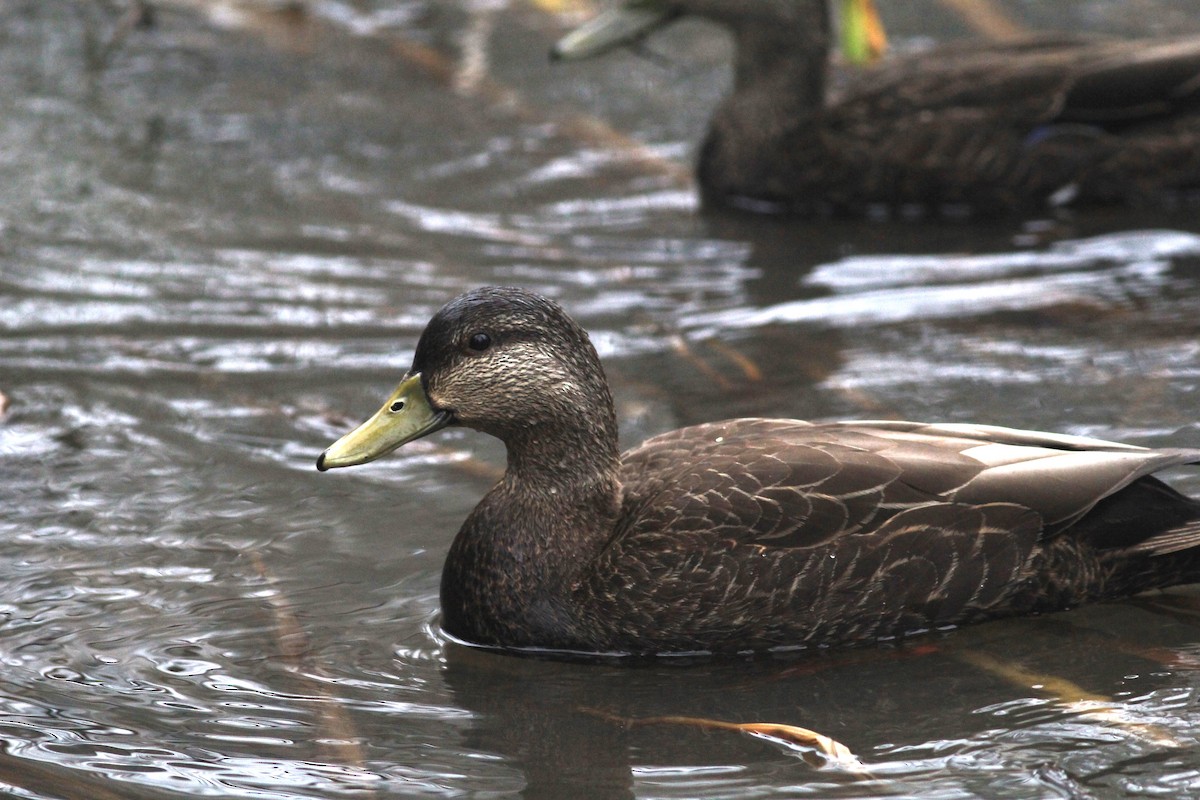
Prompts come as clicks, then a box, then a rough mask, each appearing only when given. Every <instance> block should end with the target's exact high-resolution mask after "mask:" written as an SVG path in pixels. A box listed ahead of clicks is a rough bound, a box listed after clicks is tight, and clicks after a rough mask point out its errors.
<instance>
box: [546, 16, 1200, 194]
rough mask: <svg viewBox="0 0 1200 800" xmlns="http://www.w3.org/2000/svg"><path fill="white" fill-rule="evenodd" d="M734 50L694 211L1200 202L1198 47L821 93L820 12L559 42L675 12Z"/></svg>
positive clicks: (924, 59)
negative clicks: (1196, 195) (724, 38)
mask: <svg viewBox="0 0 1200 800" xmlns="http://www.w3.org/2000/svg"><path fill="white" fill-rule="evenodd" d="M689 15H690V16H695V17H700V18H703V19H707V20H709V21H711V22H715V23H717V24H719V25H722V26H724V27H725V28H727V29H728V30H729V31H730V32H731V33H732V34H733V37H734V40H735V47H736V60H735V65H734V80H733V91H732V93H731V94H730V95H729V96H728V97H727V98H725V100H724V101H723V102H722V103H721V104H720V106H719V107H718V108H717V110H716V112H715V114H714V115H713V118H712V120H711V123H710V126H709V129H708V133H707V136H706V137H705V140H704V143H703V145H702V147H701V148H700V153H699V162H698V167H697V178H698V181H699V184H700V191H701V194H702V199H703V202H704V203H705V204H706V205H718V206H721V205H732V206H741V207H748V208H752V209H756V210H774V211H788V212H793V213H800V214H812V213H840V214H859V213H863V212H866V211H869V210H871V209H872V207H875V206H879V205H883V206H898V205H910V206H920V207H924V208H933V209H937V210H943V211H954V212H955V213H958V212H960V211H969V212H971V213H974V214H977V215H992V214H1005V213H1016V212H1022V211H1029V210H1032V209H1036V208H1038V207H1040V206H1043V205H1045V204H1047V203H1051V204H1065V203H1075V204H1079V205H1094V204H1115V203H1128V204H1146V203H1159V202H1164V201H1167V200H1169V201H1172V202H1173V201H1175V200H1177V199H1178V196H1179V195H1180V193H1191V192H1194V191H1195V190H1197V189H1200V39H1197V38H1195V37H1193V38H1186V39H1156V40H1140V41H1119V40H1105V39H1096V38H1085V37H1078V36H1067V35H1062V36H1055V37H1041V38H1036V39H1029V40H1026V41H1018V42H1008V43H995V44H989V43H979V42H970V43H966V44H962V45H954V46H943V47H937V48H934V49H930V50H927V51H924V52H921V53H918V54H915V55H911V56H908V57H903V58H889V59H885V60H884V61H883V62H882V63H881V64H879V65H878V66H876V67H874V68H870V69H866V70H862V71H861V74H856V75H854V76H848V77H847V79H846V81H845V82H844V83H845V85H844V87H843V88H841V90H840V91H839V92H837V93H834V92H832V91H831V90H830V89H829V88H828V81H827V73H828V68H829V65H828V55H829V47H830V27H831V26H830V18H829V17H830V13H829V9H828V6H827V1H826V0H755V2H753V3H746V2H738V1H737V0H623V1H622V2H620V3H619V4H618V5H617V6H615V7H613V8H612V9H610V10H608V11H606V12H604V13H602V14H600V15H599V16H597V17H596V18H594V19H593V20H592V21H590V22H589V23H587V24H585V25H583V26H582V27H580V28H579V29H577V30H576V31H574V32H573V33H571V34H569V35H567V36H566V37H564V38H563V39H562V40H560V41H559V42H558V43H557V44H556V45H555V46H554V48H553V50H552V56H554V57H555V58H560V59H579V58H586V57H589V56H593V55H598V54H600V53H603V52H606V51H608V50H610V49H612V48H614V47H617V46H619V45H623V44H628V43H631V42H634V41H636V40H638V39H640V38H642V37H644V36H647V35H649V34H651V33H653V32H654V31H655V30H657V29H659V28H661V27H663V26H665V25H667V24H669V23H670V22H672V21H674V20H677V19H680V18H682V17H684V16H689Z"/></svg>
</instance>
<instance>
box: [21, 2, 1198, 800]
mask: <svg viewBox="0 0 1200 800" xmlns="http://www.w3.org/2000/svg"><path fill="white" fill-rule="evenodd" d="M1005 5H1006V7H1007V8H1008V9H1009V10H1010V11H1011V12H1012V13H1013V14H1015V15H1020V16H1021V18H1022V19H1025V20H1027V21H1029V23H1030V24H1032V25H1037V26H1043V25H1044V26H1050V25H1059V26H1065V27H1075V28H1077V27H1084V26H1086V27H1091V28H1095V29H1098V30H1110V31H1130V30H1133V31H1141V32H1154V31H1156V30H1189V29H1190V30H1198V29H1200V22H1197V18H1196V15H1195V13H1194V11H1195V8H1194V4H1192V3H1189V2H1183V1H1182V0H1179V1H1178V2H1173V3H1168V2H1152V3H1139V4H1132V3H1125V2H1117V1H1116V0H1081V1H1080V2H1072V3H1055V4H1037V3H1024V2H1011V3H1007V4H1005ZM1050 5H1052V6H1053V8H1050V7H1049V6H1050ZM1135 5H1136V6H1137V8H1134V6H1135ZM905 6H906V8H909V7H910V5H909V4H905ZM213 8H214V6H212V5H204V6H203V7H200V8H192V7H190V6H189V7H176V6H174V5H168V4H163V5H161V6H160V7H159V10H158V13H157V19H156V22H157V24H156V26H155V27H154V28H153V29H151V30H133V31H131V32H129V33H128V35H126V36H124V38H123V39H121V40H120V41H119V42H118V44H117V46H114V47H112V48H110V49H109V50H108V52H107V54H105V53H106V51H105V46H104V45H105V42H106V41H108V40H109V39H110V38H111V37H112V36H113V32H114V31H116V30H117V29H118V28H119V25H120V22H119V15H120V9H119V8H117V7H116V6H114V8H113V9H105V8H103V7H102V6H101V5H100V4H85V3H74V2H67V1H66V0H61V2H55V3H44V2H34V1H33V0H27V1H26V2H18V1H16V0H10V2H8V3H5V4H3V5H0V23H2V24H0V31H3V34H2V35H3V40H4V42H3V44H4V46H3V47H0V102H2V104H3V107H4V108H5V113H4V115H3V118H2V121H0V178H2V180H0V209H3V211H2V212H0V393H2V394H3V396H4V397H5V398H7V406H8V410H7V412H6V413H5V415H4V417H3V418H2V420H0V487H3V488H2V489H0V508H2V509H3V513H2V514H0V563H3V565H4V570H3V574H4V576H5V580H4V581H3V582H2V583H0V659H2V661H3V677H4V680H3V681H2V682H0V741H3V745H4V746H3V750H2V752H0V784H2V785H6V786H7V787H10V791H11V793H13V794H14V795H15V796H20V797H31V798H42V797H46V798H51V797H53V798H58V797H86V798H108V797H121V798H143V797H145V798H168V797H180V796H198V795H204V796H211V797H256V798H273V799H275V798H329V797H341V796H353V797H410V796H424V795H445V796H472V797H503V796H510V795H522V794H523V795H524V796H526V797H555V798H559V797H578V798H611V797H639V798H649V797H664V798H690V797H698V796H704V797H734V796H736V797H739V798H755V797H769V796H788V797H791V796H812V797H874V796H888V797H905V796H911V797H918V796H919V797H922V798H931V797H932V798H960V797H961V798H965V797H974V796H989V797H998V796H1004V797H1029V798H1043V797H1065V798H1078V797H1093V796H1094V797H1117V796H1120V797H1126V796H1161V795H1166V796H1181V795H1185V794H1188V793H1189V792H1195V791H1197V789H1198V788H1200V756H1197V752H1198V751H1197V749H1196V747H1195V745H1196V736H1195V733H1194V731H1195V730H1196V728H1197V724H1200V714H1198V711H1197V703H1196V697H1197V691H1198V684H1200V678H1198V675H1200V673H1198V671H1197V665H1198V664H1200V635H1198V633H1197V623H1196V616H1195V613H1194V611H1195V606H1196V600H1197V596H1196V594H1195V592H1194V590H1188V589H1184V590H1180V591H1179V592H1176V593H1173V594H1171V595H1169V596H1166V597H1161V598H1153V599H1151V600H1138V601H1130V602H1124V603H1112V604H1105V605H1102V606H1096V607H1091V608H1087V609H1081V610H1079V611H1075V612H1070V613H1067V614H1060V615H1054V616H1050V617H1044V618H1038V619H1032V620H1017V621H1011V622H1005V623H999V624H991V625H986V626H980V627H977V628H974V629H971V630H965V631H958V632H953V633H948V634H946V635H941V636H935V637H930V638H927V639H922V640H917V641H913V642H910V643H907V644H904V645H901V646H895V647H890V648H864V649H860V650H854V651H850V652H848V653H831V654H825V655H821V656H817V657H812V658H806V659H799V660H794V659H793V660H782V659H780V660H770V659H768V660H758V661H735V662H732V663H731V662H721V663H704V662H700V663H690V664H686V665H681V664H676V663H658V664H645V665H641V666H638V667H628V666H623V665H616V664H611V663H603V664H582V663H560V662H552V661H541V660H537V659H527V658H513V657H508V656H502V655H496V654H490V653H481V652H476V651H473V650H471V649H469V648H465V647H462V646H460V645H456V644H454V643H451V642H448V641H446V640H445V638H444V637H443V636H442V635H441V634H440V632H439V631H438V629H437V585H438V578H439V574H440V570H441V564H442V560H443V558H444V554H445V552H446V549H447V547H448V546H449V543H450V539H451V537H452V536H453V533H454V531H455V530H456V529H457V527H458V524H459V522H460V521H461V520H462V518H463V517H464V516H465V515H466V513H467V512H468V510H469V509H470V508H471V507H472V506H473V505H474V503H475V502H476V500H477V499H478V498H479V497H480V496H481V495H482V493H483V492H484V491H485V490H486V489H487V487H488V486H489V485H490V483H491V481H492V480H494V478H495V475H496V474H497V471H498V470H499V468H500V466H501V465H502V463H503V454H502V451H501V449H500V448H499V446H498V445H497V444H496V443H495V442H492V441H489V440H485V439H484V438H482V437H480V436H478V435H475V434H470V433H467V432H461V431H458V432H443V433H441V434H439V435H438V436H436V437H432V438H431V439H427V440H423V441H421V442H418V443H416V444H414V445H411V446H410V447H407V448H405V449H404V450H403V451H402V452H400V453H397V454H395V455H393V456H392V457H390V458H389V459H387V460H386V461H384V462H382V463H379V464H375V465H371V466H368V467H362V468H359V469H355V470H347V471H344V472H338V473H332V474H328V475H320V474H318V473H317V472H316V471H315V469H314V467H313V464H314V459H315V457H316V455H317V454H318V453H319V452H320V451H321V449H323V448H324V447H325V446H326V445H327V444H328V443H330V442H331V441H333V440H334V439H335V438H336V437H337V436H339V435H340V434H341V433H343V432H344V431H345V430H347V429H348V427H349V426H350V425H352V424H355V423H357V422H358V421H359V420H360V419H361V418H362V417H363V416H364V415H365V414H367V413H369V412H370V411H372V410H373V409H374V408H376V407H377V406H378V403H379V402H380V401H381V399H382V398H383V397H384V396H385V394H386V392H387V391H389V390H390V389H391V388H392V387H393V385H394V384H395V382H396V380H397V379H398V377H399V375H400V374H401V373H402V372H403V370H404V369H405V368H406V367H407V365H408V362H409V359H410V357H411V353H412V348H413V346H414V344H415V341H416V337H417V335H418V334H419V332H420V330H421V328H422V326H423V324H424V322H425V320H426V319H427V318H428V317H429V316H430V314H432V313H433V311H435V310H436V309H437V308H438V307H439V306H440V305H441V304H442V303H443V302H444V301H445V300H447V299H448V298H449V297H451V296H453V295H454V294H457V293H458V292H460V291H462V290H465V289H467V288H469V287H473V286H477V285H481V284H489V283H516V284H520V285H524V286H528V287H530V288H534V289H537V290H539V291H542V292H544V293H546V294H549V295H552V296H554V297H556V298H557V299H559V300H560V301H561V302H562V303H563V304H564V305H565V306H566V307H567V308H568V309H570V310H571V311H572V312H573V313H574V314H575V315H576V316H577V318H578V319H580V321H581V322H582V323H583V324H584V325H585V326H586V327H588V328H589V329H590V330H591V331H592V332H593V335H594V338H595V341H596V342H597V344H598V346H599V348H600V350H601V353H602V356H603V358H604V360H605V364H606V367H607V369H608V373H609V376H610V379H611V381H612V383H613V388H614V393H615V395H616V400H617V404H618V414H619V418H620V422H621V426H622V433H623V437H624V439H625V441H626V443H628V444H632V443H635V442H637V441H639V440H641V439H642V438H644V437H646V436H648V435H651V434H654V433H657V432H660V431H663V430H667V429H670V428H673V427H676V426H679V425H685V424H689V423H695V422H700V421H704V420H712V419H718V418H722V417H728V416H737V415H749V414H753V415H777V416H795V417H802V418H810V419H831V418H848V417H864V416H866V417H880V416H899V417H905V418H910V419H931V420H933V419H936V420H949V421H965V420H974V421H987V422H993V423H998V424H1008V425H1018V426H1023V427H1031V428H1040V429H1047V430H1056V431H1064V432H1069V433H1079V434H1087V435H1094V436H1102V437H1108V438H1116V439H1121V440H1126V441H1131V442H1136V443H1140V444H1147V445H1155V446H1171V445H1177V446H1185V445H1186V446H1196V445H1200V430H1198V428H1197V424H1196V419H1197V417H1198V414H1197V410H1196V402H1195V398H1196V396H1197V391H1198V389H1200V369H1198V367H1197V364H1200V353H1198V348H1200V346H1198V345H1197V342H1198V341H1200V336H1198V333H1200V331H1198V327H1200V323H1198V322H1197V319H1196V314H1195V309H1196V308H1197V303H1198V302H1200V281H1198V280H1197V274H1198V273H1197V269H1198V268H1200V225H1197V224H1195V221H1194V214H1184V213H1180V214H1177V215H1170V214H1162V213H1149V212H1147V213H1141V212H1139V213H1132V212H1107V213H1102V214H1093V215H1087V216H1077V215H1064V216H1062V217H1060V218H1057V219H1055V220H1040V221H1039V220H1022V221H1017V222H1012V223H1000V224H993V225H983V224H969V223H934V222H923V223H917V224H908V223H904V222H891V223H878V222H877V223H850V222H839V223H828V222H823V223H815V224H814V223H809V224H805V223H795V222H783V221H779V220H772V219H753V218H746V217H740V216H737V217H734V216H704V215H700V214H698V213H697V209H696V208H695V204H694V200H693V192H692V186H691V184H690V177H689V174H688V173H689V170H688V168H687V166H686V165H687V163H688V162H689V160H690V158H691V152H692V149H693V147H694V143H695V142H696V141H697V139H698V138H699V136H700V134H701V132H702V131H703V127H704V123H705V118H706V115H707V113H708V110H709V109H710V108H711V107H712V105H713V103H715V102H716V100H717V98H718V97H719V96H720V94H721V92H722V91H723V90H724V85H725V81H726V80H727V78H726V75H725V70H724V67H723V65H724V63H725V60H726V59H727V56H728V49H727V45H726V44H725V43H724V41H723V40H722V39H721V37H720V36H719V35H715V34H713V32H711V31H709V30H708V29H706V28H704V27H703V26H699V25H681V26H680V27H679V28H678V29H677V30H675V31H672V32H670V33H669V34H667V35H666V36H665V37H664V38H663V39H662V40H661V42H660V43H659V44H656V48H657V49H659V50H660V51H662V52H664V53H667V54H668V55H669V56H670V58H671V61H670V64H669V65H668V66H667V67H665V68H664V67H661V66H658V65H656V64H654V63H651V62H647V61H645V60H639V59H635V58H632V57H629V56H624V55H617V56H614V57H612V58H610V59H607V60H602V61H597V62H593V63H589V64H582V65H573V66H564V67H556V68H553V69H551V68H550V67H549V66H547V64H546V63H545V60H544V58H543V55H542V54H543V52H544V51H545V49H546V47H547V46H548V45H549V43H550V42H551V41H552V40H553V39H554V38H555V37H556V36H557V35H559V34H560V33H561V32H562V31H563V30H564V29H565V28H566V27H567V25H568V24H569V22H570V20H569V19H568V18H566V17H564V16H560V15H555V14H552V13H548V12H547V11H545V10H544V9H543V7H541V6H537V5H534V4H532V3H520V2H516V0H512V2H498V3H471V2H467V1H466V0H463V2H441V3H432V2H397V3H385V2H382V0H380V1H379V2H374V3H372V2H359V3H337V2H320V3H314V4H313V6H312V11H313V15H312V17H311V18H309V20H308V22H304V21H303V20H302V19H300V18H298V17H296V16H294V15H293V16H288V15H286V14H284V15H279V14H274V15H271V14H266V15H263V14H256V13H249V14H248V13H246V12H245V10H244V9H242V10H241V11H238V10H237V9H236V8H233V7H231V6H221V7H219V8H217V9H216V11H213ZM1147 8H1152V9H1153V13H1150V12H1149V11H1147ZM889 10H890V11H891V13H892V14H893V15H894V18H889V22H890V24H891V26H892V28H893V31H894V33H895V34H896V35H897V37H898V45H899V46H901V47H904V46H908V45H910V44H912V43H913V41H914V39H913V37H914V36H916V34H917V33H918V32H920V33H928V32H929V31H928V29H927V27H926V28H922V27H921V26H923V25H924V26H928V25H938V26H941V27H940V28H939V29H938V30H939V35H946V36H957V35H963V31H962V29H961V26H960V25H959V23H958V22H957V21H956V20H955V19H954V18H953V17H951V16H949V15H948V14H947V13H946V12H944V11H942V12H936V13H935V12H934V11H933V10H931V8H930V7H928V6H926V4H923V3H922V4H917V3H913V4H911V10H910V11H904V10H901V9H890V7H887V6H885V11H889ZM906 14H908V17H906V16H905V15H906ZM289 20H290V21H289ZM1189 26H1190V27H1189ZM480 43H483V44H485V45H486V46H485V47H482V48H481V47H479V44H480ZM89 53H90V54H91V55H90V56H89ZM464 53H465V54H468V55H464ZM482 55H486V58H481V56H482ZM601 121H602V122H601ZM605 125H606V126H607V128H605V127H604V126H605ZM623 136H626V137H630V138H623ZM639 142H640V143H641V144H637V143H639ZM1177 483H1178V485H1179V486H1180V487H1181V488H1183V489H1185V490H1187V491H1190V492H1192V493H1193V494H1195V493H1200V476H1196V475H1194V474H1188V473H1187V472H1186V471H1185V472H1181V473H1180V475H1179V479H1178V482H1177ZM1100 707H1103V708H1105V709H1107V710H1105V711H1097V708H1100ZM656 716H684V717H698V718H706V719H710V720H722V721H726V722H778V723H786V724H791V725H800V726H804V727H807V728H811V729H814V730H817V731H819V732H821V733H824V734H827V735H829V736H832V737H834V738H835V739H837V740H839V741H841V742H843V743H845V744H846V745H847V746H848V747H849V748H850V749H851V750H852V751H853V752H854V753H855V754H856V755H857V756H858V757H859V759H860V760H861V762H862V768H861V769H843V768H836V767H828V766H826V767H823V768H822V767H814V766H813V765H811V764H810V763H809V761H808V760H807V759H806V757H807V758H811V757H812V755H813V754H812V752H811V751H807V750H804V749H803V748H797V747H794V746H789V745H787V744H784V743H781V742H778V741H772V740H768V739H762V738H755V737H751V736H748V735H744V734H737V733H731V732H722V731H717V730H713V729H705V728H699V727H696V726H688V725H680V724H665V723H662V724H652V723H647V722H646V720H647V719H648V718H653V717H656ZM635 720H642V723H638V722H636V721H635Z"/></svg>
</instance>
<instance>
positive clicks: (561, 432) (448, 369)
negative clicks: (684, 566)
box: [317, 287, 616, 471]
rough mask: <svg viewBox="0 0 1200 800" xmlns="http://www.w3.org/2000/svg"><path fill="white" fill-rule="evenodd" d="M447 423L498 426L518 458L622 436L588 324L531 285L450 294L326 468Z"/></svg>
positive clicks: (359, 460) (322, 460)
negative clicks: (393, 383)
mask: <svg viewBox="0 0 1200 800" xmlns="http://www.w3.org/2000/svg"><path fill="white" fill-rule="evenodd" d="M447 425H462V426H466V427H469V428H474V429H476V430H479V431H482V432H484V433H489V434H491V435H493V436H496V437H497V438H499V439H501V440H502V441H504V443H505V444H506V445H507V446H508V449H509V456H510V461H511V460H512V457H513V454H514V451H530V450H536V449H537V445H538V444H539V443H541V445H542V448H543V450H544V449H545V448H548V447H550V446H551V443H559V444H561V443H563V442H571V443H572V444H573V445H575V446H586V444H585V443H584V440H587V439H593V440H596V441H598V442H600V443H601V444H603V445H604V448H603V449H604V451H605V452H607V451H608V450H611V449H615V442H616V422H615V415H614V413H613V410H612V398H611V395H610V394H609V390H608V384H607V380H606V379H605V377H604V371H603V369H602V368H601V366H600V359H599V357H598V356H597V354H596V351H595V348H593V347H592V344H591V341H590V340H589V339H588V335H587V333H586V332H585V331H584V330H583V329H582V328H581V327H580V326H579V325H578V324H576V323H575V321H574V320H572V319H571V318H570V317H569V316H567V314H566V313H565V312H564V311H563V310H562V309H561V308H560V307H559V306H558V305H557V304H555V303H553V302H551V301H550V300H547V299H545V298H543V297H540V296H539V295H536V294H534V293H532V292H528V291H525V290H523V289H513V288H496V287H488V288H483V289H476V290H474V291H471V292H468V293H466V294H463V295H460V296H459V297H457V298H455V299H454V300H451V301H450V302H449V303H447V304H446V305H445V306H444V307H443V308H442V309H441V310H440V311H438V312H437V314H435V315H434V317H433V318H432V319H431V320H430V321H429V323H428V325H426V327H425V330H424V332H423V333H422V334H421V338H420V340H419V341H418V343H417V350H416V354H415V355H414V357H413V363H412V367H411V368H410V369H409V371H408V373H407V374H406V375H405V376H404V378H403V379H402V380H401V381H400V385H399V386H398V387H397V388H396V390H395V391H394V392H392V394H391V395H390V396H389V397H388V398H387V400H386V401H384V404H383V406H382V407H381V408H380V409H379V410H378V411H377V412H375V414H374V415H373V416H372V417H371V418H370V419H368V420H367V421H366V422H364V423H363V424H362V425H360V426H359V427H358V428H356V429H354V430H353V431H351V432H350V433H348V434H346V435H345V436H343V437H342V438H341V439H339V440H338V441H337V442H335V443H334V444H332V445H331V446H330V447H329V448H328V449H327V450H325V452H324V453H322V454H321V456H320V457H319V458H318V459H317V469H319V470H322V471H324V470H327V469H332V468H334V467H349V466H353V465H355V464H363V463H366V462H368V461H373V460H375V459H377V458H379V457H380V456H383V455H385V454H387V453H389V452H391V451H392V450H395V449H396V448H397V447H400V446H401V445H403V444H406V443H408V442H411V441H413V440H415V439H419V438H421V437H422V436H426V435H428V434H430V433H433V432H434V431H436V430H439V429H441V428H444V427H446V426H447ZM608 440H611V445H609V444H608Z"/></svg>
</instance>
